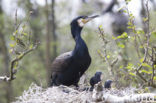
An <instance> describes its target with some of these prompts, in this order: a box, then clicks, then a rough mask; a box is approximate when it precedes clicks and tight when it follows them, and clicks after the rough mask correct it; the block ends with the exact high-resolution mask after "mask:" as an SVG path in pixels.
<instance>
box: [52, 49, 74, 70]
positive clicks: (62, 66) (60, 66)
mask: <svg viewBox="0 0 156 103" xmlns="http://www.w3.org/2000/svg"><path fill="white" fill-rule="evenodd" d="M71 62H72V51H70V52H66V53H63V54H61V55H60V56H58V57H57V58H56V59H55V60H54V61H53V63H52V65H51V68H52V72H63V71H65V70H66V69H67V68H68V66H69V65H70V63H71Z"/></svg>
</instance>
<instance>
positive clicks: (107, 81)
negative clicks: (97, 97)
mask: <svg viewBox="0 0 156 103" xmlns="http://www.w3.org/2000/svg"><path fill="white" fill-rule="evenodd" d="M112 82H113V81H112V80H106V82H105V84H104V86H105V88H111V84H112Z"/></svg>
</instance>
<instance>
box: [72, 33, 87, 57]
mask: <svg viewBox="0 0 156 103" xmlns="http://www.w3.org/2000/svg"><path fill="white" fill-rule="evenodd" d="M74 39H75V42H76V46H75V49H74V53H75V54H77V55H79V56H83V55H86V54H89V52H88V48H87V45H86V43H85V42H84V40H83V39H82V38H81V35H80V34H78V35H76V36H75V38H74Z"/></svg>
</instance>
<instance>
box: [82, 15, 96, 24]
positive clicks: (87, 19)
mask: <svg viewBox="0 0 156 103" xmlns="http://www.w3.org/2000/svg"><path fill="white" fill-rule="evenodd" d="M97 17H99V15H94V16H90V17H87V18H85V19H83V20H82V22H83V23H84V24H86V23H87V22H89V21H91V20H92V19H94V18H97Z"/></svg>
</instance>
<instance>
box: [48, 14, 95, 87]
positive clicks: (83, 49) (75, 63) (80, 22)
mask: <svg viewBox="0 0 156 103" xmlns="http://www.w3.org/2000/svg"><path fill="white" fill-rule="evenodd" d="M96 17H98V15H95V16H91V17H88V16H79V17H77V18H75V19H74V20H73V21H72V22H71V24H70V26H71V34H72V36H73V38H74V40H75V42H76V45H75V48H74V50H73V51H70V52H67V53H64V54H61V55H60V56H58V57H57V58H56V59H55V60H54V61H53V63H52V65H51V68H52V75H51V78H52V81H51V86H58V85H66V86H70V85H75V86H77V87H78V82H79V79H80V77H81V76H82V75H83V73H84V72H85V71H86V70H87V69H88V67H89V65H90V63H91V57H90V55H89V51H88V48H87V45H86V43H85V42H84V40H83V39H82V38H81V30H82V29H83V26H84V24H86V23H87V22H89V21H90V20H92V19H94V18H96Z"/></svg>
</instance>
